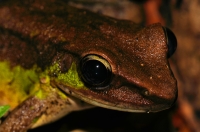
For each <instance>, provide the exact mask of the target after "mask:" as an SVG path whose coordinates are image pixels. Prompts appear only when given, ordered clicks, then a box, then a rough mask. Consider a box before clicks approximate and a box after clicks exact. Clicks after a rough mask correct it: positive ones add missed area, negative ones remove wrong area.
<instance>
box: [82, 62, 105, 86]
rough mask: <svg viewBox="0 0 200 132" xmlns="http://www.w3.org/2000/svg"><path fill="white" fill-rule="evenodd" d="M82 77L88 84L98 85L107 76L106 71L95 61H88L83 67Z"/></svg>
mask: <svg viewBox="0 0 200 132" xmlns="http://www.w3.org/2000/svg"><path fill="white" fill-rule="evenodd" d="M82 70H83V71H82V72H83V75H84V77H85V78H87V80H88V81H90V83H95V84H100V83H102V82H103V81H104V79H105V78H106V76H107V69H106V68H105V66H104V65H103V64H102V63H101V62H99V61H97V60H89V61H87V63H85V64H84V65H83V69H82Z"/></svg>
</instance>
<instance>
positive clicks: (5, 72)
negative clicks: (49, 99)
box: [0, 61, 39, 109]
mask: <svg viewBox="0 0 200 132" xmlns="http://www.w3.org/2000/svg"><path fill="white" fill-rule="evenodd" d="M0 71H1V72H0V86H1V87H0V97H1V100H0V105H5V104H9V105H10V106H11V109H13V108H15V107H16V106H17V105H18V104H19V103H21V102H22V101H24V100H25V99H26V98H27V97H29V95H31V94H32V92H33V91H37V90H36V89H39V78H38V74H37V73H36V72H35V71H36V67H33V68H32V69H30V70H25V69H23V68H22V67H20V66H16V67H12V68H11V67H10V65H9V63H8V62H6V61H3V62H0Z"/></svg>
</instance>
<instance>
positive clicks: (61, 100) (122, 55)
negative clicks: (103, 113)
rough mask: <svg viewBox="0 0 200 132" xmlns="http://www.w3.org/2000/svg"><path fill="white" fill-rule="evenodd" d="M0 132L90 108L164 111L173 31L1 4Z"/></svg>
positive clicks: (58, 1)
mask: <svg viewBox="0 0 200 132" xmlns="http://www.w3.org/2000/svg"><path fill="white" fill-rule="evenodd" d="M0 34H1V35H0V45H1V46H0V71H1V72H0V76H1V80H0V85H1V87H0V95H1V96H0V98H1V100H0V105H1V106H3V105H9V106H10V109H9V112H8V113H7V114H6V115H5V116H4V119H2V123H1V125H0V131H4V132H10V131H16V132H24V131H27V130H29V129H32V128H36V127H39V126H41V125H44V124H47V123H51V122H53V121H56V120H58V119H60V118H61V117H63V116H65V115H67V114H68V113H70V112H72V111H77V110H82V109H87V108H92V107H94V106H98V107H103V108H107V109H114V110H119V111H126V112H135V113H149V112H158V111H162V110H165V109H168V108H170V107H171V106H172V105H173V104H174V103H175V101H176V99H177V96H178V95H177V93H178V90H177V81H176V79H175V77H174V75H173V73H172V71H171V68H170V65H169V62H168V58H169V57H170V56H171V55H172V54H173V53H174V52H175V50H176V46H177V41H176V37H175V35H174V34H173V32H172V31H171V30H170V29H168V28H165V27H163V26H162V25H161V24H159V23H155V24H152V25H149V26H146V27H143V26H141V25H138V24H136V23H134V22H131V21H128V20H118V19H115V18H111V17H107V16H103V15H101V14H96V13H92V12H90V11H87V10H84V9H77V8H74V7H71V6H69V5H68V4H67V2H65V1H63V0H48V1H47V0H43V1H38V0H30V1H29V0H28V1H24V0H18V1H17V0H7V1H1V2H0Z"/></svg>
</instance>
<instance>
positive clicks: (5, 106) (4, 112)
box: [0, 105, 10, 118]
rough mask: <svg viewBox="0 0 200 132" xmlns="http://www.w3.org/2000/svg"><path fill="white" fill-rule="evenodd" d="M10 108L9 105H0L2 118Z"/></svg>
mask: <svg viewBox="0 0 200 132" xmlns="http://www.w3.org/2000/svg"><path fill="white" fill-rule="evenodd" d="M9 109H10V106H9V105H2V106H0V118H1V117H2V116H4V115H5V114H6V113H7V112H8V110H9Z"/></svg>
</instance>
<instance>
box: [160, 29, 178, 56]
mask: <svg viewBox="0 0 200 132" xmlns="http://www.w3.org/2000/svg"><path fill="white" fill-rule="evenodd" d="M163 29H164V31H165V36H166V38H167V46H168V53H167V57H168V58H169V57H171V56H172V55H173V54H174V52H175V51H176V48H177V40H176V36H175V35H174V33H173V32H172V31H171V30H170V29H169V28H165V27H163Z"/></svg>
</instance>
